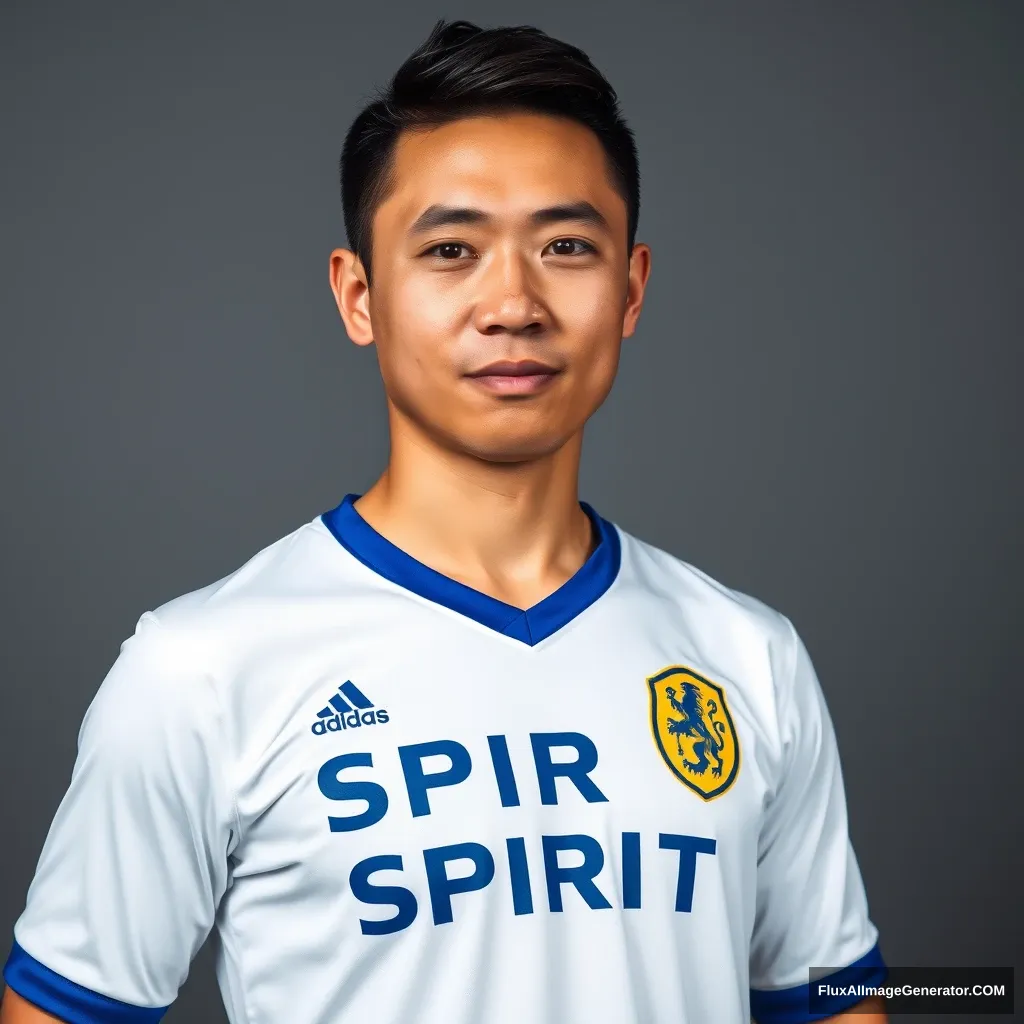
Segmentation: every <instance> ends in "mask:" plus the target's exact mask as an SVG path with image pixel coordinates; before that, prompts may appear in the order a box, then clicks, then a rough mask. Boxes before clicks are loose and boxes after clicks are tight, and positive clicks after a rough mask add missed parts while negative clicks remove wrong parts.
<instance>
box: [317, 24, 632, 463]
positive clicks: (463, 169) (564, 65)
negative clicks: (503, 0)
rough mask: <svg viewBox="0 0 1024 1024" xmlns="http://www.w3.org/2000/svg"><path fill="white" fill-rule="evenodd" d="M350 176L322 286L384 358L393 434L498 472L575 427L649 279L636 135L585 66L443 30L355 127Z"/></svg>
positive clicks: (603, 383)
mask: <svg viewBox="0 0 1024 1024" xmlns="http://www.w3.org/2000/svg"><path fill="white" fill-rule="evenodd" d="M341 179H342V204H343V208H344V213H345V226H346V230H347V233H348V236H349V243H350V249H349V250H336V251H335V252H334V253H333V254H332V261H331V281H332V286H333V288H334V290H335V294H336V297H337V300H338V306H339V309H340V310H341V313H342V317H343V318H344V320H345V326H346V328H347V330H348V333H349V335H350V337H351V338H352V340H353V341H355V342H357V343H358V344H369V343H371V342H375V343H376V344H377V346H378V357H379V360H380V367H381V373H382V376H383V378H384V384H385V390H386V391H387V395H388V399H389V402H390V404H391V407H392V414H393V415H392V426H393V428H394V426H395V417H396V416H397V417H398V418H399V419H400V421H401V422H402V423H403V424H405V425H407V426H409V427H411V428H413V429H415V430H418V431H420V432H421V433H424V434H426V435H427V436H428V437H430V438H431V439H432V440H433V441H435V442H438V443H440V444H442V445H443V446H444V447H446V448H448V449H450V450H452V451H456V452H460V453H463V454H468V455H471V456H474V457H476V458H480V459H484V460H487V461H491V462H521V461H525V460H530V459H535V458H538V457H540V456H543V455H546V454H549V453H551V452H553V451H555V450H557V449H558V448H559V447H561V446H562V445H563V444H565V442H566V441H568V440H569V439H570V438H571V437H573V436H575V435H577V434H578V433H579V431H580V430H581V428H582V426H583V424H584V423H585V421H586V419H587V418H588V417H589V416H590V415H591V414H592V413H593V412H594V410H595V409H596V408H597V407H598V406H599V405H600V404H601V402H602V401H603V400H604V398H605V397H606V395H607V393H608V391H609V390H610V388H611V384H612V381H613V380H614V376H615V371H616V368H617V365H618V356H619V347H620V342H621V340H622V338H623V337H626V336H628V335H629V334H631V333H632V331H633V328H634V325H635V322H636V318H637V316H638V315H639V311H640V304H641V301H642V297H643V288H644V284H645V283H646V278H647V272H648V268H649V252H648V250H647V248H646V246H643V245H634V237H635V233H636V224H637V213H638V209H639V184H638V182H639V175H638V170H637V159H636V149H635V145H634V142H633V137H632V134H631V132H630V130H629V128H628V127H627V126H626V125H625V123H624V121H623V120H622V118H621V115H620V113H619V110H618V102H617V99H616V96H615V92H614V91H613V89H612V87H611V86H610V85H609V84H608V83H607V81H605V79H604V78H603V77H602V76H601V74H600V73H599V72H598V71H597V70H596V69H595V68H594V66H593V65H592V64H591V63H590V61H589V59H588V58H587V57H586V55H585V54H584V53H583V52H582V51H580V50H578V49H577V48H575V47H572V46H568V45H567V44H565V43H562V42H559V41H557V40H554V39H551V38H550V37H549V36H546V35H545V34H544V33H542V32H539V31H538V30H537V29H534V28H528V27H517V28H502V29H492V30H486V31H485V30H482V29H479V28H477V27H476V26H474V25H470V24H469V23H467V22H454V23H451V24H447V25H446V24H445V23H444V22H439V23H438V25H437V26H436V27H435V28H434V30H433V32H432V33H431V35H430V37H429V38H428V39H427V41H426V42H425V43H424V44H423V46H421V47H420V48H419V49H418V50H417V51H416V52H415V53H414V54H413V55H412V56H411V57H410V58H409V59H408V60H407V61H406V62H405V64H403V65H402V67H401V68H400V69H399V71H398V72H397V74H396V75H395V77H394V79H393V80H392V82H391V84H390V86H389V88H388V90H387V91H386V92H385V93H384V94H383V95H382V96H381V97H380V98H379V99H377V100H376V101H375V102H373V103H372V104H370V106H369V107H367V108H366V109H365V110H364V111H363V112H362V113H361V114H360V115H359V117H358V118H357V119H356V120H355V122H354V123H353V125H352V127H351V129H350V131H349V133H348V136H347V138H346V140H345V145H344V149H343V151H342V161H341ZM371 286H372V287H371ZM495 364H499V365H495ZM501 364H504V365H501ZM531 368H532V369H534V370H536V371H538V372H536V373H534V374H527V377H523V376H522V374H523V372H524V371H529V370H530V369H531ZM482 371H489V372H486V373H482ZM517 375H519V377H518V379H516V377H517ZM510 378H512V379H510ZM527 378H529V379H527Z"/></svg>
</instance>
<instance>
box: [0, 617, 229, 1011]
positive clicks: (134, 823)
mask: <svg viewBox="0 0 1024 1024" xmlns="http://www.w3.org/2000/svg"><path fill="white" fill-rule="evenodd" d="M145 618H146V617H144V628H143V629H142V631H141V632H137V633H136V635H135V636H134V637H132V638H131V639H130V640H129V641H127V642H126V643H125V644H124V645H123V646H122V650H121V654H120V656H119V657H118V659H117V661H116V662H115V663H114V665H113V667H112V668H111V670H110V672H109V673H108V674H107V677H106V678H105V679H104V681H103V684H102V685H101V686H100V688H99V692H98V693H97V694H96V697H95V699H94V700H93V702H92V704H91V705H90V707H89V710H88V712H87V713H86V716H85V720H84V722H83V724H82V730H81V733H80V736H79V749H78V757H77V759H76V761H75V767H74V771H73V773H72V777H71V784H70V786H69V788H68V791H67V793H66V794H65V796H64V799H63V800H62V801H61V804H60V807H59V808H58V810H57V813H56V815H55V817H54V819H53V823H52V824H51V827H50V831H49V833H48V835H47V838H46V842H45V843H44V846H43V850H42V854H41V856H40V859H39V863H38V866H37V868H36V873H35V876H34V878H33V880H32V883H31V885H30V887H29V891H28V899H27V905H26V907H25V910H24V913H23V914H22V915H21V917H20V918H19V919H18V921H17V922H16V924H15V927H14V939H15V942H14V947H13V950H12V952H11V956H10V958H9V959H8V961H7V964H6V966H5V968H4V979H5V981H6V982H7V985H8V986H9V988H12V989H14V990H15V991H16V992H17V993H18V994H19V995H21V996H22V997H24V999H27V1000H29V1001H30V1002H31V1003H34V1004H36V1005H38V1006H40V1007H42V1008H43V1009H45V1010H47V1011H48V1012H50V1013H54V1014H56V1015H57V1016H58V1017H59V1018H60V1017H66V1018H68V1019H72V1020H76V1021H77V1020H82V1021H92V1020H97V1021H99V1020H115V1019H116V1020H118V1021H124V1022H126V1024H129V1022H131V1024H135V1022H138V1024H143V1022H150V1021H156V1020H159V1018H160V1016H161V1015H162V1014H163V1013H164V1011H165V1010H166V1007H167V1006H168V1005H169V1004H170V1003H171V1002H173V1000H174V998H175V996H176V995H177V991H178V988H179V987H180V985H181V984H182V982H183V981H184V979H185V977H186V975H187V974H188V969H189V965H190V963H191V960H192V958H193V957H194V956H195V954H196V952H197V951H198V949H199V947H200V946H201V945H202V942H203V941H204V939H205V938H206V936H207V934H208V933H209V931H210V929H211V927H212V924H213V921H214V917H215V914H216V909H217V905H218V903H219V901H220V899H221V896H222V895H223V893H224V891H225V889H226V885H227V881H228V853H229V849H230V845H231V843H232V840H233V838H234V837H235V836H236V834H237V829H236V828H235V823H236V819H235V817H234V813H233V812H234V804H233V800H232V798H231V795H230V793H229V791H228V787H227V785H226V782H225V775H224V772H223V758H224V757H225V752H224V743H223V740H222V736H223V734H224V724H223V722H222V720H221V711H220V704H219V695H218V694H217V692H216V689H215V686H214V682H215V681H214V679H213V677H212V676H211V675H210V674H209V673H208V672H206V671H205V670H204V669H203V668H201V667H199V666H198V665H197V664H196V660H195V659H194V658H193V657H192V656H191V654H190V652H188V651H187V650H184V649H183V648H182V645H181V642H180V641H177V640H175V639H174V638H173V637H170V636H168V635H167V634H166V632H165V631H164V630H163V629H162V627H160V626H158V625H157V624H156V623H155V621H149V622H148V623H146V622H145ZM14 1005H16V1004H14ZM12 1012H13V1011H12ZM17 1012H19V1013H21V1012H22V1011H21V1010H20V1009H19V1011H17ZM15 1019H16V1020H18V1019H19V1018H15ZM28 1019H29V1020H31V1019H33V1018H31V1017H30V1018H28ZM43 1019H46V1018H45V1017H44V1018H43ZM4 1024H8V1022H7V1021H6V1019H5V1020H4Z"/></svg>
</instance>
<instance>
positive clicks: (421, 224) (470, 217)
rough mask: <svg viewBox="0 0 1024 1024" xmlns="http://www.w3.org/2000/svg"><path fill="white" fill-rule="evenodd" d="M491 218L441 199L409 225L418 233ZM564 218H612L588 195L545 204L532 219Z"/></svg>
mask: <svg viewBox="0 0 1024 1024" xmlns="http://www.w3.org/2000/svg"><path fill="white" fill-rule="evenodd" d="M489 220H491V217H490V216H489V215H488V214H486V213H485V212H484V211H483V210H477V209H474V208H473V207H469V206H444V205H443V204H441V203H434V204H433V205H432V206H428V207H427V208H426V209H425V210H424V211H423V212H422V213H421V214H420V215H419V216H418V217H417V218H416V220H414V221H413V223H412V226H411V227H410V228H409V234H410V235H418V234H421V233H423V232H424V231H434V230H435V229H437V228H442V227H448V226H450V225H457V224H486V223H487V222H488V221H489ZM561 221H576V222H577V223H584V224H592V225H594V226H595V227H599V228H604V229H605V230H607V229H608V221H607V219H606V218H605V216H604V214H602V213H601V211H600V210H598V209H597V207H596V206H594V205H593V204H592V203H588V202H587V201H586V200H585V199H581V200H579V201H578V202H574V203H559V204H558V205H556V206H545V207H544V208H543V209H540V210H534V211H533V213H531V214H530V222H531V223H532V224H534V225H535V226H541V225H546V224H557V223H559V222H561Z"/></svg>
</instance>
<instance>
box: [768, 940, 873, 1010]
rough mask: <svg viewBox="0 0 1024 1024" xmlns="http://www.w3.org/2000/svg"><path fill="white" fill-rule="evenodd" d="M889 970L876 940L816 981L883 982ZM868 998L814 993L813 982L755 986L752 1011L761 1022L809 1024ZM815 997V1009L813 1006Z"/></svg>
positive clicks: (845, 983)
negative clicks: (851, 961) (780, 986)
mask: <svg viewBox="0 0 1024 1024" xmlns="http://www.w3.org/2000/svg"><path fill="white" fill-rule="evenodd" d="M888 973H889V969H888V967H886V965H885V961H884V960H883V959H882V953H881V951H880V950H879V948H878V944H877V943H876V944H875V945H874V946H873V947H872V948H871V949H870V950H868V952H867V953H865V954H864V956H862V957H861V958H860V959H859V960H855V961H854V962H853V963H852V964H850V965H849V966H847V967H844V968H843V969H842V970H840V971H835V972H834V973H832V974H829V975H826V976H825V977H823V978H815V980H814V984H815V985H819V984H825V983H826V982H827V983H828V984H829V985H832V986H841V987H848V986H850V985H872V986H873V985H881V984H882V982H884V981H885V979H886V977H887V976H888ZM864 998H865V997H864V996H862V995H858V994H857V993H856V992H852V993H846V994H843V995H836V996H820V995H814V996H813V997H812V995H811V985H810V984H807V985H796V986H794V987H793V988H778V989H761V990H758V989H753V988H752V989H751V990H750V1012H751V1014H752V1016H753V1018H754V1020H756V1021H757V1024H807V1022H810V1021H816V1020H824V1019H825V1018H826V1017H831V1016H833V1014H836V1013H842V1012H843V1011H844V1010H848V1009H850V1007H851V1006H856V1005H857V1003H859V1002H860V1001H861V1000H862V999H864ZM812 999H813V1005H814V1009H813V1010H812V1009H811V1005H812Z"/></svg>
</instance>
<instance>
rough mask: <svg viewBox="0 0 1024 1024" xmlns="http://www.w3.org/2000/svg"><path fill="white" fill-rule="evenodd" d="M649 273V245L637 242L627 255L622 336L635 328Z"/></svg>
mask: <svg viewBox="0 0 1024 1024" xmlns="http://www.w3.org/2000/svg"><path fill="white" fill-rule="evenodd" d="M650 275H651V247H650V246H649V245H646V244H645V243H644V242H637V243H636V245H634V246H633V252H632V253H631V254H630V257H629V277H628V279H627V282H626V312H625V314H624V315H623V317H622V336H623V337H624V338H628V337H630V336H631V335H632V333H633V332H634V331H635V330H636V322H637V320H639V319H640V310H641V309H642V308H643V304H644V290H645V289H646V288H647V279H648V277H650Z"/></svg>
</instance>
